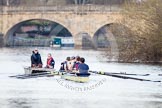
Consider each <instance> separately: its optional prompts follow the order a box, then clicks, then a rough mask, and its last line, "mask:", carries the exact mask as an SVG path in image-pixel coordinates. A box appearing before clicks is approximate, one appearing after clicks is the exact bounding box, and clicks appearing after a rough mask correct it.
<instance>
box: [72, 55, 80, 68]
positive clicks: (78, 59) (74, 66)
mask: <svg viewBox="0 0 162 108" xmlns="http://www.w3.org/2000/svg"><path fill="white" fill-rule="evenodd" d="M75 58H76V59H75V62H74V65H73V70H76V71H78V66H79V64H80V56H76V57H75Z"/></svg>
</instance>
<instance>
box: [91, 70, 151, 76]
mask: <svg viewBox="0 0 162 108" xmlns="http://www.w3.org/2000/svg"><path fill="white" fill-rule="evenodd" d="M90 72H91V71H90ZM102 73H104V72H101V71H99V72H98V74H102ZM106 73H109V74H118V75H120V74H121V75H133V76H149V75H150V74H130V73H126V72H119V73H117V72H106Z"/></svg>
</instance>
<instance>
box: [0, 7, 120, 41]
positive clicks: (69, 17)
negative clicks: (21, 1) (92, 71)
mask: <svg viewBox="0 0 162 108" xmlns="http://www.w3.org/2000/svg"><path fill="white" fill-rule="evenodd" d="M120 18H121V15H120V14H119V12H114V11H111V12H110V11H105V12H99V11H85V12H78V13H76V12H75V11H51V10H49V11H48V10H46V11H40V8H38V10H37V11H35V9H34V11H33V10H30V11H29V10H27V9H18V8H16V7H14V9H13V8H9V7H3V9H2V12H0V33H2V34H3V36H4V40H5V43H6V41H7V39H9V38H11V37H10V36H12V35H13V32H14V31H15V30H16V28H17V27H19V26H20V25H21V24H22V23H23V22H24V21H28V20H33V19H44V20H49V21H53V22H56V23H58V24H60V25H62V26H63V27H65V28H66V29H67V30H69V32H70V33H71V34H72V36H73V37H74V40H75V44H77V43H79V42H77V41H78V39H77V38H78V37H77V35H78V34H80V33H88V34H89V36H90V37H91V38H93V36H94V34H95V33H96V31H98V30H99V29H100V28H101V27H103V26H105V25H107V24H112V23H116V22H117V21H118V20H119V19H120ZM57 29H61V28H57Z"/></svg>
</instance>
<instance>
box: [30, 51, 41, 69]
mask: <svg viewBox="0 0 162 108" xmlns="http://www.w3.org/2000/svg"><path fill="white" fill-rule="evenodd" d="M42 66H43V64H42V59H41V55H40V54H39V52H38V49H35V50H34V51H33V54H32V55H31V67H36V68H42Z"/></svg>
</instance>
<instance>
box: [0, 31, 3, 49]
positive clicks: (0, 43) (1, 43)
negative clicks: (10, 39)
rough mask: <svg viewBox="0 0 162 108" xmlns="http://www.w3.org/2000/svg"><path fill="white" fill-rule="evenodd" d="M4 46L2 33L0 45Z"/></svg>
mask: <svg viewBox="0 0 162 108" xmlns="http://www.w3.org/2000/svg"><path fill="white" fill-rule="evenodd" d="M3 46H4V39H3V34H0V47H3Z"/></svg>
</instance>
